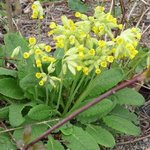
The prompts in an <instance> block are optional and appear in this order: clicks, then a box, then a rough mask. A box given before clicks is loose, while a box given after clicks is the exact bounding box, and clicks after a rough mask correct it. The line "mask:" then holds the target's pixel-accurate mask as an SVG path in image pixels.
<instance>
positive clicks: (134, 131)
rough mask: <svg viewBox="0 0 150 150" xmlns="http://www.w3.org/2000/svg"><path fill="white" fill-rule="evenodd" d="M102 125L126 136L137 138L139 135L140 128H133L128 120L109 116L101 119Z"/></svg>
mask: <svg viewBox="0 0 150 150" xmlns="http://www.w3.org/2000/svg"><path fill="white" fill-rule="evenodd" d="M103 121H104V123H105V124H106V125H107V126H108V127H110V128H113V129H115V130H117V131H120V132H122V133H125V134H128V135H134V136H137V135H139V134H140V128H138V127H137V126H135V125H134V124H133V123H132V122H131V121H130V120H127V119H124V118H121V117H118V116H114V115H110V116H106V117H104V118H103Z"/></svg>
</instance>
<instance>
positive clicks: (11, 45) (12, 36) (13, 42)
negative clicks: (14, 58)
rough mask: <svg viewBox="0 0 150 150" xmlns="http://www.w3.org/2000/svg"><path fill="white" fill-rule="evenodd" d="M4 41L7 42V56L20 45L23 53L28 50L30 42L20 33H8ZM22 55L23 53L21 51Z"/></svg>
mask: <svg viewBox="0 0 150 150" xmlns="http://www.w3.org/2000/svg"><path fill="white" fill-rule="evenodd" d="M4 43H5V54H6V56H9V57H10V56H11V54H12V52H13V50H14V49H15V48H16V47H18V46H20V47H21V51H22V53H23V52H25V51H27V50H28V49H29V48H28V43H27V41H26V40H25V39H24V38H23V37H22V36H20V35H19V34H18V33H8V34H6V35H5V36H4ZM20 57H21V53H20Z"/></svg>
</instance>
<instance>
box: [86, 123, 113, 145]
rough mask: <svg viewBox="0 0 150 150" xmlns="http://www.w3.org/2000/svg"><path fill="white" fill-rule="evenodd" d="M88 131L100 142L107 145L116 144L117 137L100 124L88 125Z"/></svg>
mask: <svg viewBox="0 0 150 150" xmlns="http://www.w3.org/2000/svg"><path fill="white" fill-rule="evenodd" d="M86 131H87V132H88V133H89V134H90V135H91V136H92V137H93V138H94V139H95V141H96V142H97V143H98V144H100V145H102V146H105V147H114V146H115V139H114V137H113V135H112V134H111V133H110V132H109V131H108V130H106V129H104V128H102V127H100V126H95V125H88V126H87V128H86Z"/></svg>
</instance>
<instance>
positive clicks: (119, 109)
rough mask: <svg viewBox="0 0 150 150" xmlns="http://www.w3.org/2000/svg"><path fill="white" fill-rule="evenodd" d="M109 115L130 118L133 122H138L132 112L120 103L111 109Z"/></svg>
mask: <svg viewBox="0 0 150 150" xmlns="http://www.w3.org/2000/svg"><path fill="white" fill-rule="evenodd" d="M111 115H115V116H118V117H121V118H124V119H128V120H131V121H132V122H133V123H135V124H138V123H139V121H138V117H137V116H136V115H135V114H134V113H132V112H130V111H129V110H128V109H126V108H124V107H123V106H120V105H116V107H115V108H114V109H113V110H112V111H111Z"/></svg>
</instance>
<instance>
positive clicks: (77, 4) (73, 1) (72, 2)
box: [68, 0, 88, 13]
mask: <svg viewBox="0 0 150 150" xmlns="http://www.w3.org/2000/svg"><path fill="white" fill-rule="evenodd" d="M68 6H69V7H70V8H71V9H72V10H75V11H79V12H82V13H86V12H87V11H88V7H87V5H85V4H84V3H82V2H81V1H80V0H68Z"/></svg>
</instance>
